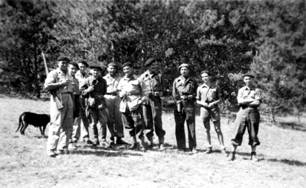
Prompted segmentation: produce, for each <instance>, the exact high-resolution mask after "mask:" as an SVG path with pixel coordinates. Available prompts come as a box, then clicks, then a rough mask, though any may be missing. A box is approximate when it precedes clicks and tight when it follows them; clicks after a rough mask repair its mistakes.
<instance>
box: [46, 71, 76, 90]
mask: <svg viewBox="0 0 306 188" xmlns="http://www.w3.org/2000/svg"><path fill="white" fill-rule="evenodd" d="M69 82H70V81H69V80H68V79H67V80H64V81H59V82H56V74H55V72H50V73H49V74H48V76H47V78H46V80H45V84H44V89H45V90H48V91H52V90H55V89H58V88H60V87H64V86H66V85H68V84H69Z"/></svg>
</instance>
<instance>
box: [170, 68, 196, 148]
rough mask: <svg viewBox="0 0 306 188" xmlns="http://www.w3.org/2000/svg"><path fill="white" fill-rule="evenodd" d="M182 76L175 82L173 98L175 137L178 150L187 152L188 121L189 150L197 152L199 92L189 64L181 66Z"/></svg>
mask: <svg viewBox="0 0 306 188" xmlns="http://www.w3.org/2000/svg"><path fill="white" fill-rule="evenodd" d="M179 71H180V74H181V76H179V77H178V78H176V79H175V80H174V82H173V90H172V96H173V98H174V101H175V103H176V109H175V110H174V119H175V136H176V141H177V148H178V150H185V148H186V141H185V129H184V123H185V121H186V123H187V128H188V139H189V150H190V151H193V152H196V145H197V144H196V132H195V97H196V90H197V83H196V81H195V80H194V79H193V78H191V77H190V66H189V64H186V63H183V64H181V65H180V66H179Z"/></svg>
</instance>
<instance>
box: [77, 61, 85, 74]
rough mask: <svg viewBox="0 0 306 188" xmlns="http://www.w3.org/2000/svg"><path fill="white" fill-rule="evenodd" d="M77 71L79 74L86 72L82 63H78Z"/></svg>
mask: <svg viewBox="0 0 306 188" xmlns="http://www.w3.org/2000/svg"><path fill="white" fill-rule="evenodd" d="M78 65H79V69H80V72H81V73H85V72H86V66H85V65H84V64H83V63H79V64H78Z"/></svg>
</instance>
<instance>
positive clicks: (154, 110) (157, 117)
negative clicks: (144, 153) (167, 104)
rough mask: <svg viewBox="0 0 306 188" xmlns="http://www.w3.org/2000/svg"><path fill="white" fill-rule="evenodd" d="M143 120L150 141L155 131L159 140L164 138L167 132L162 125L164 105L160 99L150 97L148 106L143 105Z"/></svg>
mask: <svg viewBox="0 0 306 188" xmlns="http://www.w3.org/2000/svg"><path fill="white" fill-rule="evenodd" d="M142 112H143V119H144V123H145V127H146V129H149V132H148V133H147V134H146V136H147V138H148V139H149V140H150V139H152V138H153V135H154V130H155V133H156V135H157V136H158V138H159V139H161V138H163V137H164V136H165V134H166V132H165V131H164V130H163V125H162V104H161V99H160V97H150V98H149V101H148V104H144V105H142Z"/></svg>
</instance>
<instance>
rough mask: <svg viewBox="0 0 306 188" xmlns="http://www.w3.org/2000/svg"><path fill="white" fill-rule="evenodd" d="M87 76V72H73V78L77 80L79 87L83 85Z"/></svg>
mask: <svg viewBox="0 0 306 188" xmlns="http://www.w3.org/2000/svg"><path fill="white" fill-rule="evenodd" d="M88 77H89V74H88V73H87V72H85V73H84V74H82V73H81V71H79V70H78V71H77V72H76V73H75V78H76V79H77V80H78V81H79V87H80V89H81V86H82V85H84V83H85V80H86V78H88Z"/></svg>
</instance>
